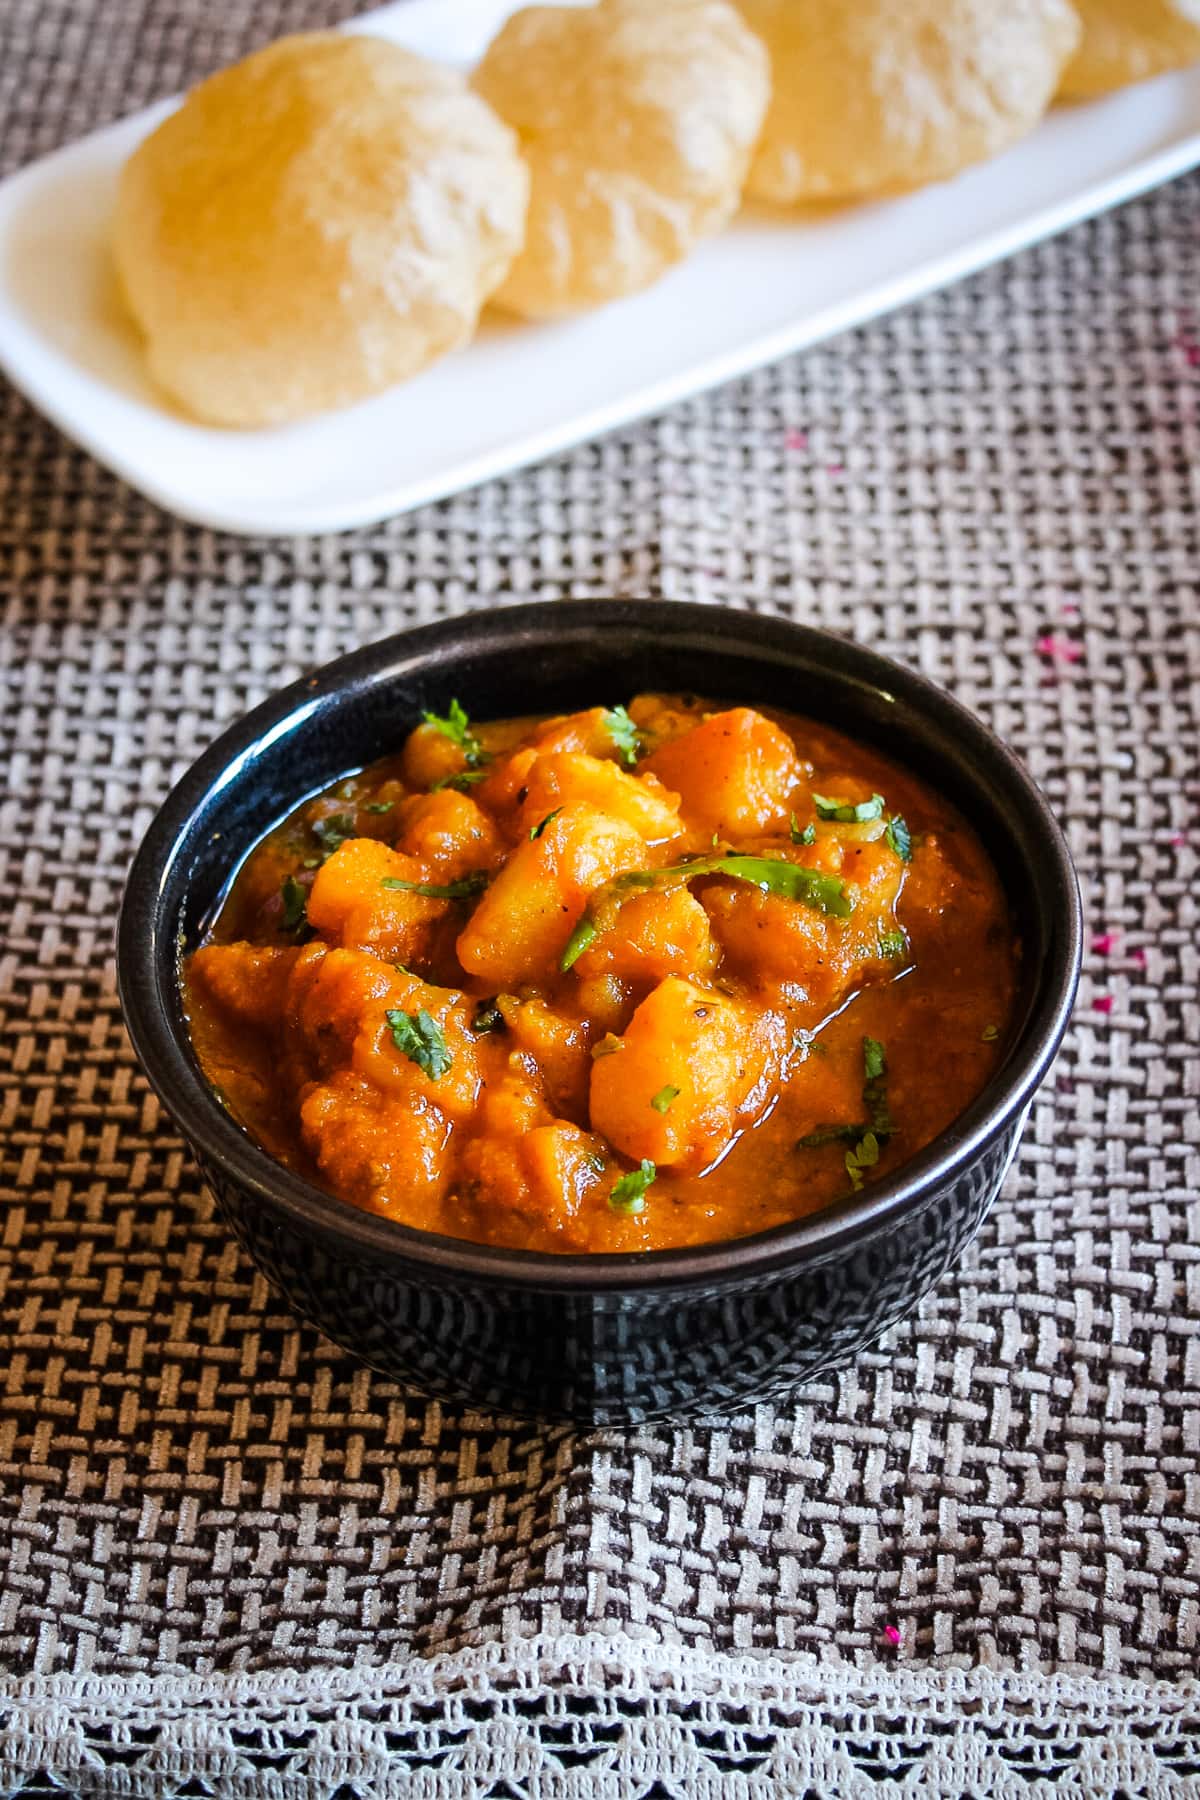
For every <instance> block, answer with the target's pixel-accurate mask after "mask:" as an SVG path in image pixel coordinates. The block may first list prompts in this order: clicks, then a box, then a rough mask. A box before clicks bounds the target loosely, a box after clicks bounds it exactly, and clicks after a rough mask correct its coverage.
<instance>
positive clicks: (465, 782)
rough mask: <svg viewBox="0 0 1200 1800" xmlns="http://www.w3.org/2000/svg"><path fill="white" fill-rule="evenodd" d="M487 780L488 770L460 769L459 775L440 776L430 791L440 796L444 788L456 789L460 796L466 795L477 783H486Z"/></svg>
mask: <svg viewBox="0 0 1200 1800" xmlns="http://www.w3.org/2000/svg"><path fill="white" fill-rule="evenodd" d="M487 778H488V772H487V770H486V769H460V770H459V771H458V773H457V775H439V776H438V778H437V780H436V781H435V782H434V783H433V785H432V786H431V788H430V790H429V791H430V793H431V794H440V793H441V791H442V789H443V788H456V789H457V790H458V792H459V793H460V794H465V793H466V791H467V789H468V788H473V787H474V786H475V784H476V782H478V781H486V780H487Z"/></svg>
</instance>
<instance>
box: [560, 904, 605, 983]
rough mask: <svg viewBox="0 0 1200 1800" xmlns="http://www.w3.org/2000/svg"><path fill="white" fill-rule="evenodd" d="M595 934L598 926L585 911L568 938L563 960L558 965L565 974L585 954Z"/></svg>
mask: <svg viewBox="0 0 1200 1800" xmlns="http://www.w3.org/2000/svg"><path fill="white" fill-rule="evenodd" d="M595 936H596V927H595V926H594V925H593V924H592V921H591V920H590V919H589V918H588V917H587V915H586V913H585V915H584V916H583V918H582V919H580V921H579V923H578V925H577V926H576V927H575V929H574V931H573V932H572V933H571V935H570V937H569V938H568V939H567V947H566V949H565V950H564V951H563V953H562V960H561V962H560V963H559V965H558V966H559V968H560V969H561V970H562V972H563V974H564V975H565V974H566V972H567V970H568V969H570V968H573V967H574V966H575V964H576V963H577V962H578V961H579V958H580V957H581V956H582V955H583V953H584V951H585V950H586V949H587V947H588V945H589V944H590V943H591V942H592V941H593V939H594V938H595Z"/></svg>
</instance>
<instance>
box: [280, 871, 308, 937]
mask: <svg viewBox="0 0 1200 1800" xmlns="http://www.w3.org/2000/svg"><path fill="white" fill-rule="evenodd" d="M279 893H280V896H281V898H282V900H283V929H284V930H285V931H298V930H299V928H300V926H301V925H306V924H307V923H308V890H307V889H306V888H305V886H304V884H303V882H300V881H297V880H296V877H295V876H294V875H289V876H288V877H287V879H286V881H285V882H284V884H283V886H282V887H281V888H280V890H279Z"/></svg>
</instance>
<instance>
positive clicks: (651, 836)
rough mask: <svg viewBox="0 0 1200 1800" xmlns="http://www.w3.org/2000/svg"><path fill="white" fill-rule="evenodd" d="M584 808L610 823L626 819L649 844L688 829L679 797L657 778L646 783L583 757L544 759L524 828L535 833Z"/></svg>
mask: <svg viewBox="0 0 1200 1800" xmlns="http://www.w3.org/2000/svg"><path fill="white" fill-rule="evenodd" d="M580 802H582V803H583V804H585V805H587V806H594V807H597V808H598V809H599V811H600V812H602V813H607V814H608V816H609V818H610V819H623V820H624V822H625V824H626V825H631V826H632V827H633V829H634V830H635V831H636V832H637V834H638V836H639V837H641V838H644V839H645V840H646V842H647V843H649V844H661V843H666V842H667V841H668V840H669V839H671V838H673V837H677V836H678V835H679V833H680V831H681V830H682V829H683V827H682V825H681V823H680V819H679V796H678V795H677V794H671V793H668V791H667V789H666V788H664V787H663V785H662V783H661V782H660V781H658V780H657V779H656V778H655V777H654V776H653V775H649V776H647V777H646V778H645V779H644V780H642V779H640V778H639V777H638V776H636V775H630V774H628V773H627V771H626V770H624V769H622V768H620V767H619V766H618V765H617V764H616V763H614V762H604V761H602V760H601V759H600V758H599V757H597V756H584V755H582V754H580V753H579V752H571V751H559V752H556V753H555V754H554V755H552V756H539V757H538V759H537V761H536V762H535V763H534V764H533V766H532V768H531V769H530V770H529V774H528V777H527V779H526V792H525V799H524V802H523V803H522V806H521V814H520V817H521V825H522V827H523V828H524V829H525V830H528V831H533V830H535V829H536V828H537V826H538V825H539V824H540V823H541V821H542V820H543V819H544V818H545V817H546V815H547V814H548V813H551V812H553V811H554V809H555V808H556V807H560V806H575V805H578V804H579V803H580Z"/></svg>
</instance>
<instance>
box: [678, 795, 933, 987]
mask: <svg viewBox="0 0 1200 1800" xmlns="http://www.w3.org/2000/svg"><path fill="white" fill-rule="evenodd" d="M839 829H841V830H844V831H845V832H846V833H847V834H849V833H852V832H853V831H854V829H855V828H854V827H853V826H845V827H840V828H839ZM774 854H775V855H776V856H786V858H787V860H788V861H790V862H797V861H799V860H800V856H799V855H798V854H797V853H796V852H794V851H791V850H790V847H789V849H788V850H784V849H783V848H777V849H776V850H775V852H774ZM803 861H804V863H805V864H806V865H808V866H811V867H814V868H819V869H821V870H822V871H824V872H825V873H827V874H831V875H840V876H841V877H842V878H843V879H844V880H845V882H846V883H847V884H848V885H850V886H852V888H853V890H854V894H855V907H854V913H853V915H852V917H850V918H849V919H837V918H831V917H830V916H829V915H828V914H826V913H823V912H818V911H817V910H816V909H815V908H813V907H811V906H806V905H804V904H803V902H801V901H796V900H787V899H783V898H781V897H780V896H779V895H778V894H766V893H763V892H762V890H761V889H760V888H756V887H751V886H750V885H749V884H748V883H746V882H740V881H711V882H708V883H707V884H706V885H705V888H704V892H703V895H702V899H703V903H704V907H705V910H706V912H707V913H708V916H709V918H710V920H711V921H712V927H713V932H714V935H715V936H716V938H717V941H718V943H719V944H720V945H721V947H722V949H723V950H724V952H725V956H726V959H727V961H728V964H729V966H730V967H731V968H732V969H734V970H736V971H737V972H738V973H739V974H740V975H743V976H747V977H748V978H749V979H750V980H751V981H754V982H758V983H761V984H762V985H763V986H764V987H768V988H771V987H774V988H788V989H790V990H791V991H792V995H793V998H796V999H807V1000H808V1001H809V1002H810V1003H811V1004H812V1006H813V1007H814V1008H815V1009H816V1010H817V1011H818V1012H823V1011H828V1010H829V1008H830V1007H831V1006H833V1005H834V1004H835V1003H836V1002H837V1000H838V999H839V998H840V997H841V996H842V995H843V994H846V993H849V992H850V991H851V990H852V989H853V988H856V987H858V986H859V985H860V984H861V982H862V981H863V980H864V979H865V978H867V977H868V976H876V975H878V973H879V971H880V969H887V968H889V967H892V966H894V965H896V964H897V963H898V962H899V960H900V959H899V957H898V956H897V955H896V954H895V951H894V948H893V946H892V945H891V944H890V940H892V939H894V938H895V936H896V934H897V933H898V932H899V930H900V928H899V926H898V925H897V923H896V918H895V913H894V910H893V909H894V906H895V902H896V896H897V894H898V893H899V891H900V884H901V881H902V880H903V875H904V865H903V863H902V862H901V861H900V858H899V857H898V856H897V855H896V854H895V852H894V851H893V850H891V849H890V848H889V847H888V845H887V843H886V842H884V841H882V840H880V841H878V842H876V843H862V842H859V841H858V840H856V839H854V838H852V837H847V839H846V841H842V840H841V839H840V838H834V837H825V838H822V839H821V840H820V841H819V842H818V843H817V844H816V845H814V846H813V847H812V848H811V849H807V848H806V849H805V850H804V852H803Z"/></svg>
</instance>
